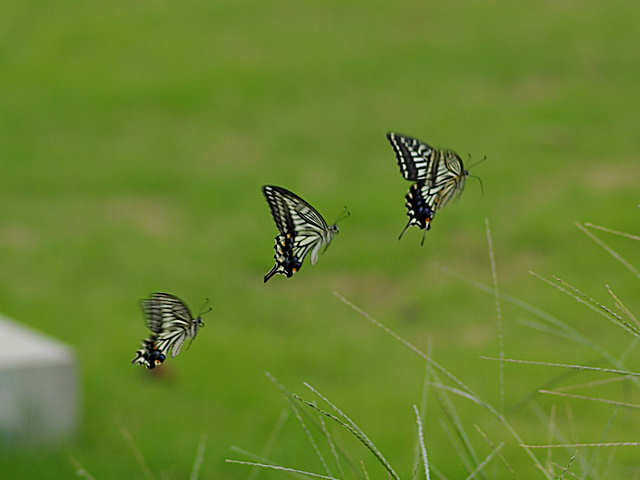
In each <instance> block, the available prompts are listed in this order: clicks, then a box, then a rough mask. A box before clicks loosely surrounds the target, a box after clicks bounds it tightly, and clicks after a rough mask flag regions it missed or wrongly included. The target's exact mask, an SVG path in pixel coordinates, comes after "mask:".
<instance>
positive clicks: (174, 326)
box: [131, 293, 204, 369]
mask: <svg viewBox="0 0 640 480" xmlns="http://www.w3.org/2000/svg"><path fill="white" fill-rule="evenodd" d="M142 310H143V312H144V314H145V317H146V323H147V327H148V328H149V330H150V331H151V336H149V338H147V339H145V340H143V342H142V348H140V349H138V351H136V356H135V358H134V359H133V360H132V361H131V363H134V364H139V365H144V366H146V367H147V368H149V369H152V368H155V367H157V366H158V365H160V364H162V363H163V362H164V361H165V360H166V358H167V356H168V354H169V352H171V356H172V357H175V356H176V355H178V354H179V353H180V350H181V349H182V346H183V345H184V342H185V341H186V340H191V341H193V339H194V338H195V337H196V335H197V333H198V330H199V329H200V328H202V327H203V326H204V322H203V321H202V317H201V316H197V317H194V316H193V315H191V311H190V310H189V307H187V305H186V304H185V303H184V302H183V301H182V300H180V299H179V298H178V297H176V296H175V295H171V294H169V293H154V294H152V295H151V297H150V298H147V299H144V300H142Z"/></svg>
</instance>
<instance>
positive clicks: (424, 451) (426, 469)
mask: <svg viewBox="0 0 640 480" xmlns="http://www.w3.org/2000/svg"><path fill="white" fill-rule="evenodd" d="M413 411H414V412H415V414H416V423H417V424H418V440H419V442H420V451H421V452H422V464H423V465H424V474H425V477H426V480H430V478H431V477H430V476H429V459H428V457H427V449H426V447H425V446H424V435H423V434H422V420H421V419H420V412H419V411H418V407H417V406H415V405H414V406H413Z"/></svg>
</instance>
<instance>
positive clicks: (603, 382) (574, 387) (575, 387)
mask: <svg viewBox="0 0 640 480" xmlns="http://www.w3.org/2000/svg"><path fill="white" fill-rule="evenodd" d="M630 378H631V377H630V376H628V375H625V376H624V377H613V378H605V379H603V380H594V381H592V382H585V383H578V384H576V385H566V386H564V387H557V388H556V391H558V392H568V391H570V390H578V389H579V388H593V387H598V386H600V385H607V384H609V383H616V382H623V381H625V380H629V379H630Z"/></svg>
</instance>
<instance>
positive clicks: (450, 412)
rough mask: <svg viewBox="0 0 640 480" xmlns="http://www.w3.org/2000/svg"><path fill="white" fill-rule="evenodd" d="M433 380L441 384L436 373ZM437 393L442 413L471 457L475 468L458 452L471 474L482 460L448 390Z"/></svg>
mask: <svg viewBox="0 0 640 480" xmlns="http://www.w3.org/2000/svg"><path fill="white" fill-rule="evenodd" d="M433 379H434V381H435V383H440V379H439V378H438V375H437V374H436V373H435V372H434V373H433ZM436 393H437V398H438V400H439V401H440V406H441V407H442V411H443V412H444V413H445V415H446V416H447V419H448V420H449V423H451V425H453V427H454V428H455V431H456V434H457V435H458V438H459V439H460V441H461V442H462V445H463V446H464V449H465V451H466V452H467V454H468V455H469V456H470V457H471V461H472V462H473V466H471V465H469V464H468V463H467V462H465V457H464V456H463V455H462V454H461V453H460V452H459V451H458V456H459V457H460V459H461V460H462V461H463V463H464V464H465V467H467V471H468V472H469V473H471V472H472V471H473V469H474V468H475V467H476V466H477V465H478V464H479V463H480V460H479V459H478V455H477V454H476V451H475V449H474V448H473V444H472V443H471V440H470V439H469V436H468V435H467V432H466V430H465V429H464V425H463V424H462V421H461V420H460V416H459V415H458V412H457V411H456V408H455V406H454V405H453V403H452V402H451V399H450V398H449V396H448V395H447V392H446V390H438V391H437V392H436Z"/></svg>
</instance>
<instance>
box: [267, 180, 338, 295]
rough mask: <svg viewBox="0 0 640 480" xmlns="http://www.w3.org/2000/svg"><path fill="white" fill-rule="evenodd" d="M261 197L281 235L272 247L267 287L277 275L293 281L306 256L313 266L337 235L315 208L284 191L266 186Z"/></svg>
mask: <svg viewBox="0 0 640 480" xmlns="http://www.w3.org/2000/svg"><path fill="white" fill-rule="evenodd" d="M262 193H263V194H264V197H265V198H266V199H267V203H268V204H269V208H270V209H271V215H272V216H273V219H274V220H275V222H276V227H278V230H279V231H280V234H279V235H277V236H276V238H275V245H274V247H273V248H274V250H275V255H274V259H275V261H276V264H275V265H274V266H273V268H272V269H271V270H269V272H268V273H267V274H266V275H265V276H264V281H265V283H266V282H267V280H269V279H270V278H271V277H272V276H274V275H275V274H276V273H279V274H281V275H286V276H287V278H290V277H292V276H293V274H294V273H296V272H297V271H298V270H300V268H301V267H302V262H303V260H304V257H305V256H306V255H307V254H308V253H309V252H311V265H315V264H316V262H317V261H318V254H319V252H320V249H321V248H322V247H325V250H326V249H327V247H328V246H329V243H331V240H332V239H333V236H334V235H335V234H336V233H338V226H337V225H335V224H333V225H327V222H326V221H325V220H324V218H322V215H320V214H319V213H318V211H317V210H316V209H315V208H313V207H312V206H311V205H309V204H308V203H307V202H305V201H304V200H303V199H302V198H300V197H299V196H298V195H296V194H295V193H293V192H290V191H289V190H287V189H285V188H282V187H276V186H274V185H265V186H263V187H262Z"/></svg>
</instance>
